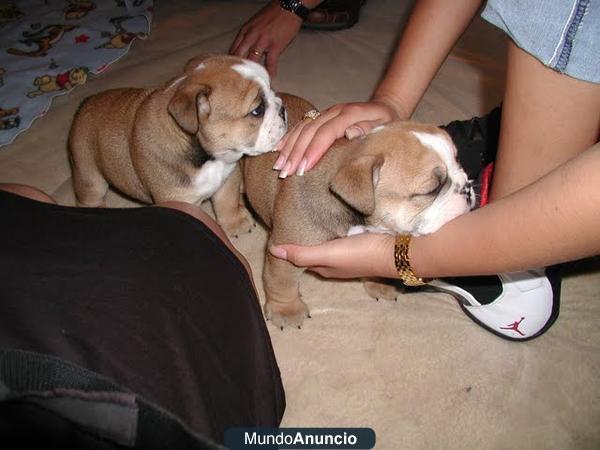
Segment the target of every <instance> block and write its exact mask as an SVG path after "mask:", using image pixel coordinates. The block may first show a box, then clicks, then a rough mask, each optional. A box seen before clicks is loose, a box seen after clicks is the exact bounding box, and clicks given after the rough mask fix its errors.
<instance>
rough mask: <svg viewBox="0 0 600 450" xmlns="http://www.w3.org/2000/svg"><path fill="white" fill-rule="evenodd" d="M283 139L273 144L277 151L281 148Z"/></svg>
mask: <svg viewBox="0 0 600 450" xmlns="http://www.w3.org/2000/svg"><path fill="white" fill-rule="evenodd" d="M283 143H284V141H283V139H280V140H279V142H278V143H277V145H276V146H275V150H277V151H279V150H281V149H282V148H283Z"/></svg>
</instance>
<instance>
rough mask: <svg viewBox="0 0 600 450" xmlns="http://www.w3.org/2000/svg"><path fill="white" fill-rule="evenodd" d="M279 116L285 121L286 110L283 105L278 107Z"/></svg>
mask: <svg viewBox="0 0 600 450" xmlns="http://www.w3.org/2000/svg"><path fill="white" fill-rule="evenodd" d="M279 117H281V119H282V120H283V121H284V122H286V123H287V112H286V110H285V106H283V105H281V108H279Z"/></svg>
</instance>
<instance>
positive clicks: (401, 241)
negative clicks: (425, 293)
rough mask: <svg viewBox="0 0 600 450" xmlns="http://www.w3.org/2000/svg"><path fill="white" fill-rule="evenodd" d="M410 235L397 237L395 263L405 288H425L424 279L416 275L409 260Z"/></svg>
mask: <svg viewBox="0 0 600 450" xmlns="http://www.w3.org/2000/svg"><path fill="white" fill-rule="evenodd" d="M411 238H412V236H411V235H410V234H399V235H398V236H396V245H395V246H394V262H395V263H396V270H397V271H398V276H399V277H400V280H401V281H402V283H404V285H405V286H423V285H425V284H427V283H426V282H425V281H423V279H422V278H420V277H418V276H416V275H415V273H414V272H413V270H412V268H411V267H410V259H409V258H408V247H409V245H410V239H411Z"/></svg>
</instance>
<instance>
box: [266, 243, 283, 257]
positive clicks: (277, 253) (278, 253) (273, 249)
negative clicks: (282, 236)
mask: <svg viewBox="0 0 600 450" xmlns="http://www.w3.org/2000/svg"><path fill="white" fill-rule="evenodd" d="M269 252H270V253H271V255H273V256H274V257H275V258H280V259H287V252H286V251H285V249H283V248H281V247H277V246H275V245H271V246H270V247H269Z"/></svg>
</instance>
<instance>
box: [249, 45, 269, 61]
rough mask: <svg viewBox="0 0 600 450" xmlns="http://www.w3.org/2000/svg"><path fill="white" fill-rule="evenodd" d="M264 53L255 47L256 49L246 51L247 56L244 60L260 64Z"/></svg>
mask: <svg viewBox="0 0 600 450" xmlns="http://www.w3.org/2000/svg"><path fill="white" fill-rule="evenodd" d="M264 55H265V53H264V51H263V50H262V49H260V47H258V46H256V48H251V49H250V50H248V54H247V55H246V59H249V60H250V61H254V62H257V63H259V62H261V61H262V59H263V57H264Z"/></svg>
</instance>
